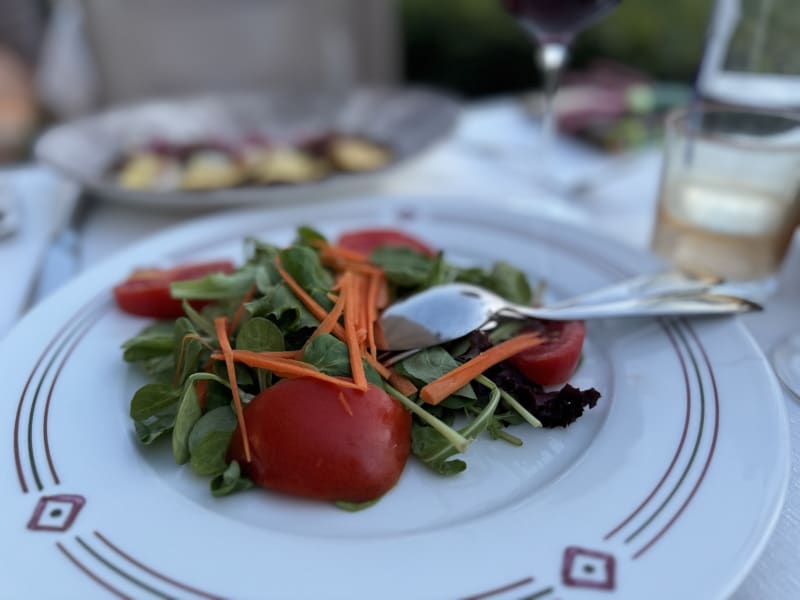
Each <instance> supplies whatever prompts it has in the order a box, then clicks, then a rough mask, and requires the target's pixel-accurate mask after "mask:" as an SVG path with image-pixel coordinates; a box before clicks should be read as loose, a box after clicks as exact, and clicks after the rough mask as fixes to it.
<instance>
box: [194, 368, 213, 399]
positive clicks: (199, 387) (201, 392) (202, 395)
mask: <svg viewBox="0 0 800 600" xmlns="http://www.w3.org/2000/svg"><path fill="white" fill-rule="evenodd" d="M203 372H204V373H213V372H214V361H213V360H211V359H210V358H209V359H208V360H207V361H206V362H205V363H204V364H203ZM194 389H195V392H197V403H198V404H199V405H200V408H202V409H203V410H205V408H206V399H207V396H208V379H201V380H200V381H198V382H197V383H195V384H194Z"/></svg>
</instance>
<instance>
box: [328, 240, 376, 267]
mask: <svg viewBox="0 0 800 600" xmlns="http://www.w3.org/2000/svg"><path fill="white" fill-rule="evenodd" d="M316 245H317V246H319V247H320V248H321V249H322V252H321V254H322V255H323V256H326V255H327V256H336V257H341V258H346V259H347V260H352V261H356V262H363V263H365V262H368V261H369V256H368V255H367V254H364V253H363V252H358V251H357V250H349V249H347V248H342V247H341V246H337V245H335V244H329V243H327V242H317V244H316Z"/></svg>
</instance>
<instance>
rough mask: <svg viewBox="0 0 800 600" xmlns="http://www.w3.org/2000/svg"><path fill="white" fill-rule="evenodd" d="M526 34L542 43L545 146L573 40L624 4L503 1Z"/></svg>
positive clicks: (575, 0) (579, 0)
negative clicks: (557, 93)
mask: <svg viewBox="0 0 800 600" xmlns="http://www.w3.org/2000/svg"><path fill="white" fill-rule="evenodd" d="M501 2H502V4H503V6H504V7H505V9H506V11H508V12H509V13H510V14H512V15H513V16H515V17H516V18H517V20H518V21H519V22H520V24H521V25H522V27H523V28H524V29H525V31H526V32H527V33H528V34H529V35H531V36H532V37H533V38H535V39H536V40H537V41H538V43H539V62H540V64H541V66H542V70H543V72H544V76H545V109H544V114H543V119H542V127H543V132H544V138H545V142H549V141H550V139H551V138H552V136H553V129H554V118H553V108H552V103H553V96H554V95H555V92H556V86H557V83H558V77H559V75H560V73H561V70H562V69H563V67H564V63H566V61H567V53H568V51H569V44H570V43H571V42H572V38H573V37H575V35H577V34H578V33H580V32H581V31H582V30H583V29H585V28H586V27H588V26H589V25H590V24H591V23H593V22H594V21H596V20H597V19H599V18H601V17H603V16H604V15H605V14H606V13H608V12H609V11H611V10H612V9H613V8H614V7H615V6H616V5H617V4H619V3H620V2H621V0H501Z"/></svg>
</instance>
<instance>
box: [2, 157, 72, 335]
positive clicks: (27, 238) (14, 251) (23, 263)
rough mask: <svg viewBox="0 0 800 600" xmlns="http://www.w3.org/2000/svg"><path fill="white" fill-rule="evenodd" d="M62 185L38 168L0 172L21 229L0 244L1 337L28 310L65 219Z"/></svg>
mask: <svg viewBox="0 0 800 600" xmlns="http://www.w3.org/2000/svg"><path fill="white" fill-rule="evenodd" d="M65 185H66V184H65V182H63V181H62V180H61V179H59V178H58V177H57V176H56V175H55V174H54V173H52V171H50V170H48V169H44V168H42V167H40V166H36V167H24V168H13V169H4V170H0V190H2V192H0V193H4V194H10V195H12V196H13V197H15V198H16V204H17V207H18V210H19V218H20V226H19V229H18V230H17V232H16V233H15V234H12V235H11V236H9V237H7V238H4V239H2V240H0V272H1V273H2V278H3V282H4V283H3V286H2V293H0V337H2V336H3V335H5V334H6V333H7V332H8V331H9V330H10V329H11V327H12V326H13V325H14V324H15V323H16V322H17V321H18V320H19V318H20V316H22V313H23V312H24V311H25V309H26V308H27V306H26V303H27V301H28V295H29V293H30V290H31V286H32V284H33V282H34V278H35V276H36V273H37V271H38V267H39V264H40V262H41V259H42V256H43V255H44V251H45V249H46V247H47V244H48V241H49V240H50V239H51V236H52V235H53V233H54V231H56V229H57V227H59V225H60V223H62V222H63V219H64V217H65V209H66V207H65V202H63V201H62V200H64V199H65V198H66V196H65V194H66V188H65Z"/></svg>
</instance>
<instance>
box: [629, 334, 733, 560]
mask: <svg viewBox="0 0 800 600" xmlns="http://www.w3.org/2000/svg"><path fill="white" fill-rule="evenodd" d="M681 322H682V323H683V325H684V326H685V327H686V329H687V331H688V332H689V335H690V336H691V337H692V339H693V340H694V342H695V343H696V344H697V346H698V348H699V349H700V353H701V354H702V355H703V362H704V363H705V365H706V369H707V370H708V374H709V377H710V379H711V389H712V391H713V394H714V433H713V434H712V437H711V445H710V446H709V449H708V456H706V461H705V463H704V464H703V469H702V471H700V476H699V477H698V478H697V481H696V482H695V484H694V486H693V487H692V490H691V491H690V492H689V495H688V496H687V497H686V499H685V500H684V501H683V504H681V506H680V507H679V508H678V511H677V512H676V513H675V514H674V515H673V516H672V518H671V519H670V520H669V521H668V522H667V524H666V525H664V527H662V528H661V530H660V531H659V532H658V533H657V534H656V535H655V536H654V537H653V539H651V540H650V541H649V542H647V544H645V545H644V546H643V547H642V548H640V549H639V550H638V551H637V552H636V553H635V554H634V555H633V556H632V557H631V558H633V559H634V560H636V559H637V558H639V557H640V556H642V554H644V553H645V552H647V550H649V549H650V548H651V547H652V546H653V545H654V544H655V543H656V542H657V541H658V540H659V539H661V537H662V536H663V535H664V534H665V533H666V532H667V531H668V530H669V529H670V528H671V527H672V526H673V525H674V524H675V522H676V521H677V520H678V517H680V516H681V515H682V514H683V511H684V510H686V507H687V506H688V505H689V503H690V502H691V501H692V499H693V498H694V496H695V494H696V493H697V490H698V489H699V488H700V485H701V484H702V483H703V481H704V480H705V477H706V473H707V472H708V467H709V465H710V464H711V459H712V458H713V457H714V451H715V450H716V447H717V436H718V434H719V391H718V388H717V379H716V377H715V376H714V368H713V367H712V365H711V361H710V360H709V358H708V354H707V353H706V350H705V348H704V347H703V344H702V343H701V342H700V339H699V338H698V337H697V334H696V332H695V331H694V328H692V326H691V325H690V324H689V323H688V322H687V321H686V319H681Z"/></svg>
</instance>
